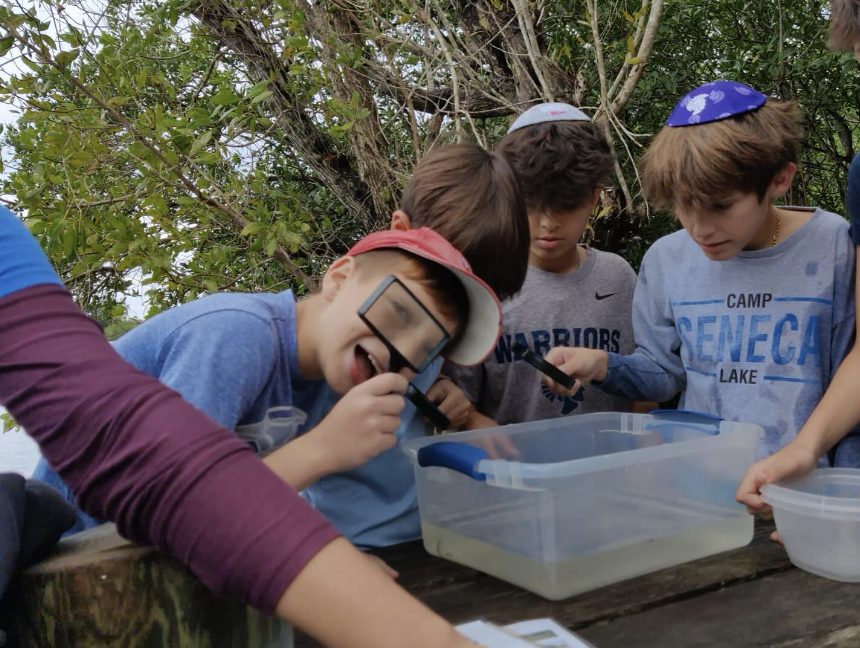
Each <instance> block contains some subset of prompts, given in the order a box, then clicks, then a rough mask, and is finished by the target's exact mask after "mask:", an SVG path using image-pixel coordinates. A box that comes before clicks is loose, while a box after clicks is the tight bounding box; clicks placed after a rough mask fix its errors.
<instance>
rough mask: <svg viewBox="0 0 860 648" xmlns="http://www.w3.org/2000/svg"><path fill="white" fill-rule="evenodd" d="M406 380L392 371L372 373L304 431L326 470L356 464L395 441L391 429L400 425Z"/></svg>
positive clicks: (355, 465) (389, 446)
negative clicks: (374, 374) (315, 447)
mask: <svg viewBox="0 0 860 648" xmlns="http://www.w3.org/2000/svg"><path fill="white" fill-rule="evenodd" d="M408 384H409V383H408V381H407V380H406V378H404V377H403V376H401V375H399V374H395V373H384V374H379V375H378V376H374V377H373V378H370V379H369V380H366V381H365V382H363V383H361V384H360V385H356V386H355V387H353V388H352V389H350V390H349V391H348V392H347V393H346V394H345V395H344V396H343V398H341V399H340V400H339V401H338V402H337V404H336V405H335V406H334V407H333V408H332V410H331V412H329V414H328V416H326V417H325V418H324V419H323V420H322V421H320V423H319V425H317V426H316V427H315V428H314V429H313V430H311V431H310V432H308V433H307V435H306V436H307V437H308V439H309V440H310V439H313V441H314V443H315V445H316V446H317V448H318V451H319V453H320V457H321V458H322V460H323V462H324V465H325V470H326V472H329V473H333V472H343V471H344V470H350V469H352V468H356V467H358V466H361V465H362V464H364V463H367V462H368V461H370V460H371V459H373V458H374V457H375V456H376V455H378V454H379V453H380V452H384V451H385V450H389V449H391V448H393V447H394V446H395V445H397V437H396V436H395V434H394V433H395V432H396V431H397V428H398V427H399V426H400V413H401V412H402V411H403V408H404V406H405V401H404V399H403V394H404V393H406V388H407V386H408Z"/></svg>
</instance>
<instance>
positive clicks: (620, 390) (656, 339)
mask: <svg viewBox="0 0 860 648" xmlns="http://www.w3.org/2000/svg"><path fill="white" fill-rule="evenodd" d="M653 265H654V258H653V255H651V257H650V258H649V255H648V254H646V255H645V258H644V259H643V260H642V268H641V269H640V271H639V278H638V279H637V281H636V289H635V290H634V293H633V334H634V339H635V340H636V350H635V351H634V352H633V353H632V354H630V355H619V354H617V353H610V354H609V372H608V373H607V376H606V380H604V381H603V382H602V383H599V385H598V386H599V387H600V388H601V389H603V390H604V391H606V392H609V393H610V394H614V395H616V396H623V397H624V398H627V399H630V400H650V401H658V402H663V401H667V400H669V399H671V398H672V397H674V396H675V394H677V393H678V392H680V391H681V390H683V389H684V387H685V386H686V384H687V380H686V372H685V369H684V363H683V362H682V360H681V338H680V336H679V335H678V331H677V329H676V328H675V319H674V315H673V313H672V304H671V300H670V299H669V298H668V296H667V295H666V292H665V282H662V281H660V277H659V276H657V277H653V276H651V267H653ZM657 274H658V275H659V273H657Z"/></svg>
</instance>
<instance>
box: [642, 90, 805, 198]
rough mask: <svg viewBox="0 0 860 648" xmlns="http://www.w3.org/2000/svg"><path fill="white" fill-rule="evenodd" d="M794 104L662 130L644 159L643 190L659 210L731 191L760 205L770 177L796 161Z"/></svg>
mask: <svg viewBox="0 0 860 648" xmlns="http://www.w3.org/2000/svg"><path fill="white" fill-rule="evenodd" d="M798 117H799V111H798V108H797V105H796V104H795V103H794V102H792V101H773V100H769V101H768V102H767V103H765V104H764V105H763V106H762V107H761V108H759V109H758V110H756V111H755V112H750V113H745V114H743V115H739V116H737V117H731V118H729V119H722V120H720V121H716V122H710V123H707V124H700V125H696V126H683V127H674V128H673V127H669V126H665V127H663V129H662V130H661V131H660V132H659V133H657V136H656V137H655V138H654V141H653V142H652V143H651V146H650V147H649V148H648V150H647V151H646V153H645V156H644V157H643V159H642V164H641V171H642V187H643V189H644V190H645V195H646V196H647V198H648V200H650V201H651V203H652V204H653V205H654V206H655V207H656V208H657V209H663V210H666V211H672V210H673V209H674V208H675V207H679V206H682V207H690V206H697V205H703V204H708V203H711V202H713V201H716V200H720V199H722V198H725V197H727V196H728V195H729V194H732V193H734V192H741V193H755V194H756V195H757V196H758V199H759V200H761V199H762V198H763V197H764V195H765V194H766V193H767V188H768V186H769V185H770V183H771V181H772V180H773V178H774V176H775V175H776V174H777V173H778V172H779V171H780V170H781V169H783V168H785V166H786V165H787V164H788V163H790V162H797V159H798V149H799V146H800V139H801V132H800V128H799V126H798V123H797V122H798Z"/></svg>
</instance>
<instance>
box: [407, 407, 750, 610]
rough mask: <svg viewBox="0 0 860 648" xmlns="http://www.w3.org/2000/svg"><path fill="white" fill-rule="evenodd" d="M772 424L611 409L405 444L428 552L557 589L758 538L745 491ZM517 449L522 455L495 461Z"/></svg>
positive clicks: (558, 592) (561, 593) (552, 594)
mask: <svg viewBox="0 0 860 648" xmlns="http://www.w3.org/2000/svg"><path fill="white" fill-rule="evenodd" d="M762 434H763V432H762V429H761V427H759V426H758V425H752V424H744V423H729V422H725V421H721V420H720V419H715V418H714V417H710V416H708V415H700V414H694V413H684V412H675V411H672V412H671V413H666V414H658V415H645V414H627V413H601V414H583V415H579V416H572V417H568V418H560V419H552V420H545V421H535V422H530V423H521V424H518V425H508V426H504V427H498V428H490V429H485V430H476V431H471V432H461V433H457V434H450V435H446V436H445V437H442V438H441V440H440V437H433V438H424V439H413V440H411V441H409V442H407V443H405V444H404V451H405V452H406V453H407V454H408V455H409V456H410V458H411V459H412V461H413V465H414V467H415V474H416V482H417V488H418V503H419V508H420V512H421V525H422V532H423V535H424V546H425V547H426V549H427V551H429V552H430V553H431V554H433V555H436V556H440V557H442V558H447V559H450V560H453V561H455V562H458V563H461V564H464V565H468V566H470V567H474V568H475V569H479V570H481V571H483V572H486V573H488V574H491V575H493V576H496V577H498V578H502V579H504V580H506V581H509V582H511V583H514V584H516V585H519V586H521V587H523V588H525V589H527V590H530V591H532V592H535V593H536V594H540V595H541V596H544V597H546V598H548V599H553V600H558V599H562V598H566V597H568V596H572V595H573V594H578V593H580V592H585V591H588V590H591V589H595V588H597V587H601V586H603V585H607V584H609V583H614V582H617V581H620V580H624V579H627V578H631V577H633V576H638V575H640V574H645V573H648V572H651V571H654V570H657V569H662V568H664V567H669V566H672V565H676V564H678V563H682V562H686V561H688V560H693V559H696V558H701V557H703V556H708V555H711V554H715V553H718V552H721V551H726V550H728V549H733V548H736V547H740V546H743V545H745V544H747V543H748V542H749V541H750V540H751V539H752V533H753V519H752V517H751V516H750V515H749V514H748V513H747V512H746V510H745V508H744V507H743V506H741V505H739V504H738V503H737V502H736V501H735V492H736V490H737V486H738V483H739V482H740V479H741V477H742V476H743V473H744V471H745V469H746V468H747V466H748V465H749V464H750V463H752V461H753V459H754V453H755V447H756V443H757V442H758V439H759V438H760V436H761V435H762ZM505 448H509V449H513V450H514V451H515V452H516V453H517V455H518V456H517V457H516V458H512V459H492V458H490V457H491V456H493V455H494V454H496V453H502V455H503V456H504V454H505V452H506V451H505ZM488 451H489V452H488Z"/></svg>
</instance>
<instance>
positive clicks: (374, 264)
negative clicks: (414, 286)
mask: <svg viewBox="0 0 860 648" xmlns="http://www.w3.org/2000/svg"><path fill="white" fill-rule="evenodd" d="M354 259H355V263H356V268H357V269H358V270H359V272H360V273H362V274H364V275H365V276H367V275H373V274H378V275H379V277H380V278H382V277H383V276H385V275H390V274H393V275H400V276H404V277H406V278H408V279H412V280H413V281H417V282H418V283H419V284H421V285H422V286H424V287H425V288H426V289H427V291H428V292H429V293H430V297H431V298H432V299H433V302H434V304H435V306H436V308H438V309H439V310H440V311H441V312H442V314H443V315H444V316H445V317H450V318H451V319H454V320H456V321H457V330H456V331H455V332H454V335H453V336H452V341H454V340H456V339H457V337H458V336H459V334H460V332H461V331H463V329H464V328H465V326H466V323H467V322H468V321H469V297H468V295H466V289H465V288H464V287H463V284H462V283H461V282H460V280H459V279H458V278H457V277H456V275H454V273H453V272H451V271H450V270H448V269H447V268H445V267H444V266H442V265H439V264H438V263H433V262H432V261H430V260H428V259H425V258H423V257H420V256H417V255H415V254H412V253H410V252H407V251H405V250H398V249H384V248H383V249H378V250H371V251H370V252H365V253H363V254H359V255H358V256H356V257H354ZM425 306H429V304H425Z"/></svg>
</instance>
